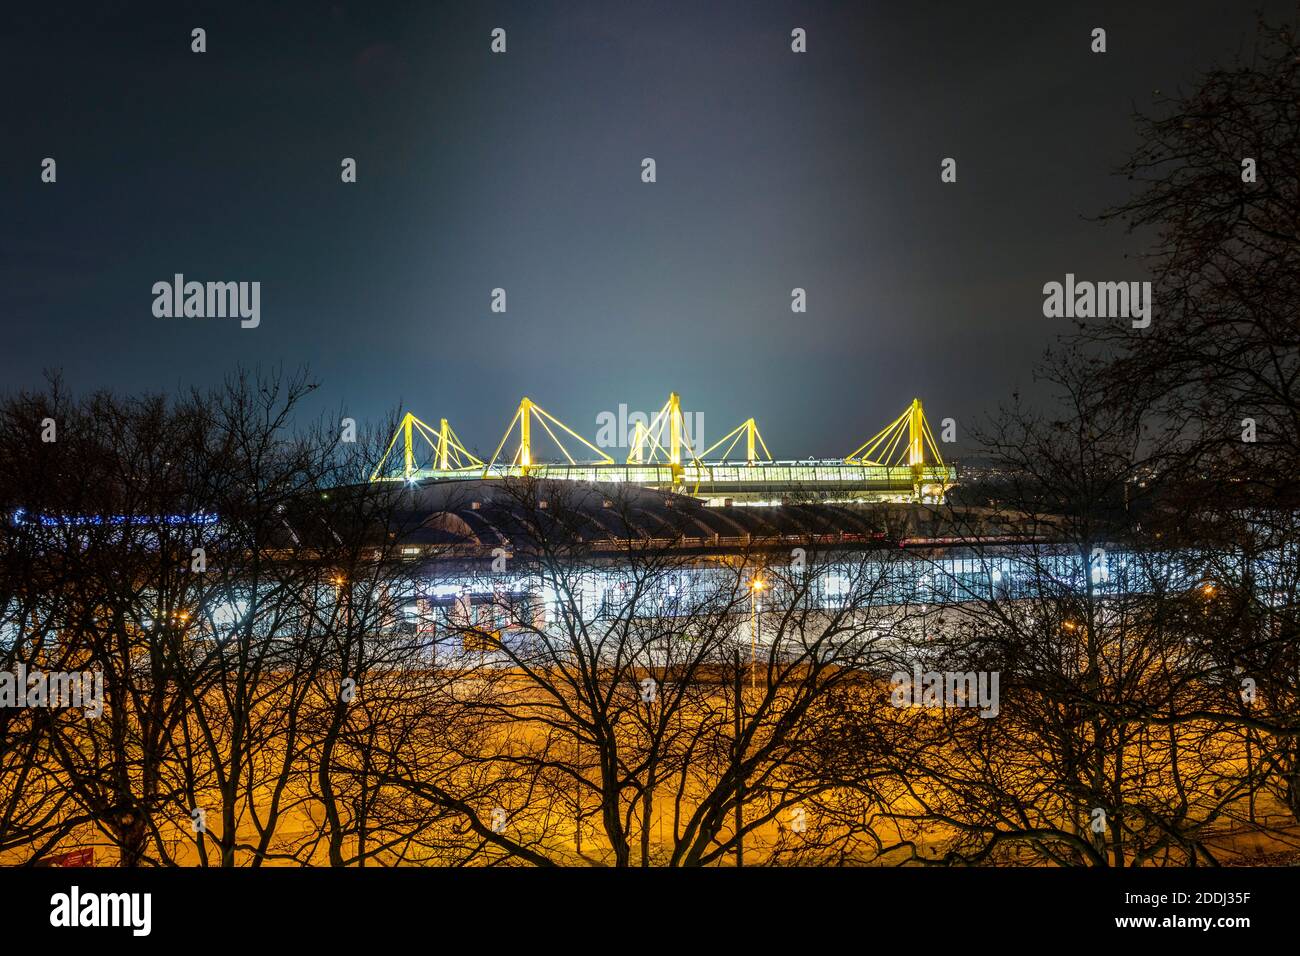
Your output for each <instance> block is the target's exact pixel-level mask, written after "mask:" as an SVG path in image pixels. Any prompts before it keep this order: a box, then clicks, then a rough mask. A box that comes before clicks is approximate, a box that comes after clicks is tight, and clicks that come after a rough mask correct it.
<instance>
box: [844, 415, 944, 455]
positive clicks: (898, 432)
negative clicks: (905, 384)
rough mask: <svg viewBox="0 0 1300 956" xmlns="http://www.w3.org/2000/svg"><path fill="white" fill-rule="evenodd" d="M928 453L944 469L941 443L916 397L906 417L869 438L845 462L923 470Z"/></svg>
mask: <svg viewBox="0 0 1300 956" xmlns="http://www.w3.org/2000/svg"><path fill="white" fill-rule="evenodd" d="M904 439H906V441H904ZM927 450H928V451H929V452H930V454H931V455H932V456H933V458H934V462H935V464H936V465H938V466H939V467H940V468H942V467H943V466H944V465H943V455H942V454H940V452H939V443H938V442H936V441H935V440H934V433H933V432H931V431H930V423H929V422H928V421H926V419H925V411H924V409H922V407H921V400H920V399H919V398H914V399H912V404H910V405H908V406H907V408H906V409H905V410H904V411H903V414H901V415H899V416H898V417H897V418H895V419H894V420H893V421H892V422H890V423H889V424H888V425H886V426H885V427H884V428H882V429H881V430H880V431H878V432H877V433H876V434H875V435H873V436H872V437H871V438H870V439H868V440H867V441H866V442H865V443H864V444H863V445H861V446H860V447H859V448H858V449H857V451H855V452H853V453H852V454H850V455H848V456H846V457H845V459H844V461H845V462H847V463H848V464H851V465H855V464H856V465H891V466H896V465H903V464H906V465H910V466H911V467H913V468H920V467H922V466H924V465H925V453H926V451H927Z"/></svg>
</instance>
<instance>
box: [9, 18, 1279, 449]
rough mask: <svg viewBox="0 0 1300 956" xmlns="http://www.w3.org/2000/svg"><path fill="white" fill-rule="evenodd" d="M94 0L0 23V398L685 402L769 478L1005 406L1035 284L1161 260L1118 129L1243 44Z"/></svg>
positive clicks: (1006, 26) (1241, 33)
mask: <svg viewBox="0 0 1300 956" xmlns="http://www.w3.org/2000/svg"><path fill="white" fill-rule="evenodd" d="M31 6H35V5H31ZM106 6H108V7H109V8H110V12H98V13H96V12H89V11H79V10H72V11H68V12H60V11H59V10H58V9H53V10H42V11H38V12H30V13H27V12H24V13H19V12H17V11H16V10H12V11H6V14H5V16H6V18H7V19H8V21H9V22H8V23H7V24H6V27H5V29H4V34H3V38H2V39H0V70H2V71H3V79H4V89H5V91H6V92H5V95H4V107H3V114H4V121H3V124H2V126H3V131H4V133H3V142H4V148H3V150H0V183H3V191H2V192H0V201H2V203H3V209H4V226H3V233H2V235H3V239H2V242H0V308H2V309H3V315H4V317H5V322H6V324H7V327H8V334H7V335H6V337H5V343H6V344H5V348H4V349H3V350H0V373H2V374H3V382H4V385H5V386H6V387H8V388H15V387H22V386H27V385H34V384H37V382H38V381H39V378H40V376H41V373H42V370H43V369H46V368H61V369H62V370H63V371H64V373H65V376H66V378H67V380H68V382H69V384H71V385H72V386H73V387H74V388H79V389H89V388H97V387H112V388H116V389H122V390H132V391H135V390H142V389H161V390H174V389H176V388H178V387H188V386H189V385H192V384H197V385H204V384H208V383H213V382H216V381H218V380H220V378H221V377H223V376H224V375H225V374H226V373H227V372H229V371H230V370H232V369H233V368H235V367H236V366H237V365H239V364H244V365H256V364H259V363H260V364H263V365H269V364H275V363H281V362H282V363H284V364H285V365H287V366H289V367H291V368H292V367H297V366H299V365H308V366H310V368H311V370H312V372H313V373H314V375H315V376H316V377H317V378H319V379H320V380H321V382H322V384H323V388H322V390H321V392H320V393H319V395H318V397H317V400H316V404H315V405H314V406H313V408H314V409H315V410H325V409H333V408H335V407H338V406H344V407H346V408H347V410H348V411H349V413H350V414H353V415H355V416H357V417H358V418H359V419H362V420H365V419H371V418H377V417H378V416H380V415H382V414H384V413H385V412H387V411H389V410H391V409H392V408H394V407H396V406H397V405H399V404H401V405H402V406H403V407H408V408H410V409H411V410H413V411H415V412H416V414H418V415H421V416H422V417H425V418H428V419H432V420H434V421H436V420H437V418H438V417H439V416H446V417H448V418H450V419H451V420H452V423H453V425H454V426H455V427H456V429H457V430H458V432H459V433H460V435H461V437H462V438H463V439H465V440H466V442H467V443H469V444H470V445H471V447H477V448H479V449H485V450H487V451H490V450H491V448H492V447H493V446H495V444H496V442H497V440H498V439H499V437H500V434H501V431H502V430H503V429H504V427H505V424H506V422H507V420H508V418H509V415H510V414H511V412H512V410H513V407H514V405H515V404H516V403H517V401H518V399H519V397H520V396H521V395H523V394H528V395H529V396H531V397H532V398H533V399H535V400H536V401H538V402H539V403H540V404H542V405H543V406H544V407H546V408H547V409H548V410H550V411H552V412H554V413H555V414H557V415H559V416H560V417H561V418H562V419H564V420H566V421H567V422H568V423H569V424H570V425H572V426H573V427H575V428H577V429H578V430H579V431H580V432H583V433H584V434H586V435H588V436H589V437H594V434H595V432H596V424H595V422H596V416H597V414H598V413H600V412H601V411H604V410H615V409H617V407H618V405H619V403H620V402H625V403H627V404H628V405H629V406H631V407H632V408H633V409H644V410H647V411H653V410H654V409H656V408H658V407H659V405H660V404H661V403H662V402H663V399H664V396H665V394H666V393H667V392H668V390H669V389H670V388H671V389H676V390H678V391H679V392H681V393H682V395H683V402H684V405H685V407H686V408H687V409H688V410H691V411H699V412H702V413H703V414H704V417H705V431H706V438H709V440H710V441H711V440H712V439H713V438H716V437H720V436H721V435H722V434H723V433H724V432H726V431H728V430H730V429H731V427H732V426H733V425H735V424H736V423H738V422H739V421H740V420H742V419H744V418H746V417H747V416H749V415H751V414H752V415H754V416H756V417H757V418H758V421H759V426H760V428H761V429H762V430H763V432H764V435H765V436H766V438H767V440H768V444H769V446H770V447H771V448H772V451H773V452H774V453H775V454H776V455H777V456H778V457H788V456H799V457H802V456H806V455H819V456H820V455H826V456H830V455H842V454H844V453H846V452H848V451H850V450H852V449H853V448H854V447H855V446H856V445H857V444H858V443H860V442H861V441H862V440H863V439H865V438H866V437H868V436H869V435H870V434H871V433H873V432H874V431H876V430H877V428H879V427H880V426H881V425H883V424H884V423H885V422H886V421H888V420H889V419H891V418H892V417H893V416H894V415H895V414H897V412H898V411H900V410H901V409H902V408H903V406H905V405H906V404H907V402H908V401H909V400H910V399H911V397H912V396H913V395H914V394H915V395H919V396H920V397H922V398H923V399H924V401H925V403H926V408H927V411H928V412H929V413H930V417H931V419H932V421H933V422H935V423H936V429H937V422H938V420H939V419H940V418H943V417H947V416H952V417H954V418H956V419H957V420H958V422H959V423H962V424H963V426H964V425H965V423H968V422H971V421H973V420H974V419H975V418H976V417H978V416H980V415H982V414H984V413H986V412H989V411H992V410H993V409H994V408H995V407H996V405H997V403H998V401H999V400H1001V399H1003V398H1004V397H1005V396H1006V395H1007V394H1008V393H1009V392H1010V391H1011V389H1012V388H1013V387H1014V386H1015V385H1017V384H1021V385H1023V384H1026V383H1027V381H1028V377H1029V369H1030V366H1031V364H1032V362H1033V361H1034V359H1035V358H1036V357H1037V356H1038V355H1039V354H1040V353H1041V351H1042V350H1043V348H1044V347H1045V346H1046V345H1048V344H1049V342H1050V341H1051V339H1052V336H1053V335H1055V334H1056V333H1058V332H1061V331H1064V330H1065V329H1064V325H1065V324H1066V320H1061V321H1060V322H1059V323H1057V322H1053V321H1052V320H1049V319H1045V318H1044V317H1043V314H1042V286H1043V283H1044V282H1047V281H1049V280H1052V279H1056V280H1059V279H1061V278H1062V277H1063V275H1064V274H1065V273H1066V272H1074V273H1076V274H1078V275H1079V276H1080V277H1081V278H1096V279H1138V278H1142V277H1143V273H1142V271H1141V269H1140V266H1139V265H1138V264H1136V263H1135V262H1133V261H1132V260H1131V259H1130V260H1125V259H1124V258H1123V256H1124V253H1125V252H1130V253H1131V252H1134V251H1136V250H1137V248H1138V243H1137V242H1136V241H1135V240H1133V239H1130V238H1127V237H1125V236H1124V235H1123V234H1122V233H1121V232H1120V231H1119V230H1118V229H1117V228H1115V227H1103V226H1099V225H1097V224H1095V223H1091V222H1087V221H1085V220H1084V219H1083V218H1082V217H1083V216H1084V215H1092V214H1095V213H1098V212H1100V211H1101V210H1102V209H1103V208H1105V207H1106V206H1107V205H1108V204H1110V203H1112V202H1114V201H1116V200H1118V199H1120V198H1121V197H1122V196H1124V195H1125V190H1126V188H1127V185H1128V184H1126V183H1125V182H1124V181H1123V180H1122V179H1118V178H1117V177H1114V176H1113V175H1111V173H1110V171H1111V170H1112V169H1113V168H1114V167H1115V166H1117V165H1118V164H1119V163H1120V162H1121V161H1122V160H1123V158H1124V157H1125V156H1126V155H1127V153H1128V151H1129V150H1130V149H1131V148H1132V146H1133V143H1134V140H1133V127H1132V122H1131V119H1130V110H1131V108H1132V107H1133V106H1137V107H1145V106H1146V105H1148V104H1149V103H1150V101H1151V91H1152V90H1153V89H1157V88H1159V89H1163V90H1165V91H1170V90H1172V89H1174V88H1176V87H1177V86H1178V84H1179V83H1180V82H1183V83H1186V82H1187V81H1190V80H1191V79H1192V78H1193V77H1194V76H1195V74H1196V73H1197V72H1198V71H1199V70H1201V69H1204V68H1206V67H1208V66H1210V65H1211V64H1212V63H1214V62H1216V61H1220V62H1222V61H1225V60H1226V59H1228V58H1229V57H1230V56H1231V55H1232V54H1233V53H1234V52H1236V51H1237V50H1238V49H1240V48H1245V47H1248V46H1249V41H1250V38H1251V36H1252V35H1253V30H1254V12H1253V10H1252V9H1251V8H1250V7H1249V6H1248V5H1247V4H1244V3H1239V2H1187V0H1180V2H1167V3H1151V4H1146V3H1144V4H1132V3H1089V4H1076V5H1060V4H1045V3H1023V4H974V3H970V4H966V3H963V4H958V3H953V4H944V5H940V4H901V3H897V4H896V3H889V4H869V5H868V4H857V3H852V4H850V3H792V2H787V3H772V2H754V0H746V2H738V3H704V2H698V0H697V2H682V3H655V2H641V3H630V2H629V3H623V2H604V3H576V2H566V3H547V2H539V0H528V2H520V3H492V2H468V0H466V2H456V3H446V4H438V3H431V2H423V3H402V4H373V3H337V4H332V5H331V4H328V3H326V4H288V3H281V4H275V3H268V4H249V5H248V9H246V10H244V11H242V12H240V11H238V10H236V9H234V7H235V5H234V4H225V3H222V4H213V5H202V4H194V5H188V6H184V8H183V5H179V4H165V5H159V6H158V7H157V8H153V7H150V6H148V5H144V4H118V5H106ZM1137 6H1141V7H1142V8H1143V9H1134V8H1135V7H1137ZM112 7H117V9H116V10H112V9H111V8H112ZM375 7H382V8H383V9H382V10H376V9H373V8H375ZM945 7H946V8H947V10H946V12H945V11H944V10H943V9H941V8H945ZM1265 9H1266V10H1267V11H1268V12H1270V13H1271V14H1272V15H1273V17H1274V18H1275V19H1276V18H1278V17H1282V16H1285V15H1286V14H1287V12H1288V11H1291V12H1294V7H1293V5H1292V4H1288V3H1281V4H1273V5H1271V6H1266V8H1265ZM196 26H201V27H204V28H205V29H206V30H207V33H208V52H207V53H205V54H202V55H196V54H193V53H191V52H190V30H191V29H192V28H193V27H196ZM1095 26H1101V27H1105V28H1106V29H1107V31H1108V46H1109V51H1108V52H1107V53H1106V54H1104V55H1094V54H1092V53H1091V52H1090V51H1089V42H1090V36H1089V34H1090V31H1091V29H1092V28H1093V27H1095ZM494 27H503V28H505V29H506V30H507V31H508V53H506V54H505V55H504V56H495V55H493V54H492V53H490V51H489V33H490V31H491V30H492V28H494ZM794 27H803V28H805V29H806V30H807V32H808V48H809V51H808V53H807V54H806V55H796V54H794V53H792V52H790V45H789V44H790V31H791V29H792V28H794ZM46 156H52V157H54V158H55V159H56V160H57V162H58V182H57V183H56V184H54V185H47V184H42V183H41V182H40V163H41V160H42V158H43V157H46ZM345 156H351V157H355V158H356V159H357V161H358V164H359V182H358V183H357V184H355V185H344V184H342V183H341V182H340V179H339V163H340V160H341V159H342V158H343V157H345ZM646 156H651V157H654V158H655V160H656V162H657V166H658V182H657V183H654V184H652V185H647V184H643V183H642V182H641V181H640V162H641V159H642V158H643V157H646ZM945 156H952V157H955V158H956V159H957V161H958V182H957V183H956V184H954V185H944V184H942V183H941V182H940V179H939V163H940V160H941V159H942V158H943V157H945ZM177 272H181V273H184V274H185V275H186V277H187V278H191V279H198V280H249V281H251V280H257V281H260V282H261V283H262V320H261V326H260V327H259V328H257V329H255V330H243V329H240V327H239V323H238V321H237V320H228V319H227V320H222V319H159V318H155V317H154V316H153V314H152V311H151V305H152V294H151V287H152V285H153V283H154V282H156V281H159V280H166V279H170V278H171V276H172V275H173V274H174V273H177ZM497 286H500V287H504V288H505V289H506V290H507V293H508V303H509V311H508V312H507V313H506V314H505V315H497V314H493V313H492V312H491V311H490V310H489V296H490V291H491V290H492V289H493V288H494V287H497ZM795 286H800V287H803V288H805V289H806V290H807V293H808V305H809V308H808V312H807V314H806V315H794V314H792V313H791V311H790V307H789V302H790V290H791V288H793V287H795Z"/></svg>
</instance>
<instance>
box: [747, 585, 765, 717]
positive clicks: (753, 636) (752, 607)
mask: <svg viewBox="0 0 1300 956" xmlns="http://www.w3.org/2000/svg"><path fill="white" fill-rule="evenodd" d="M761 590H763V579H762V578H754V579H753V580H752V581H750V582H749V689H750V691H753V690H754V679H755V672H756V671H757V670H758V627H759V619H758V592H759V591H761Z"/></svg>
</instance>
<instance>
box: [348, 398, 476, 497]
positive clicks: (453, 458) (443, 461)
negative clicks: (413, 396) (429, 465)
mask: <svg viewBox="0 0 1300 956" xmlns="http://www.w3.org/2000/svg"><path fill="white" fill-rule="evenodd" d="M417 434H418V435H419V436H420V437H421V438H423V439H424V440H425V442H427V443H428V445H429V446H430V447H431V448H432V449H433V461H434V467H435V468H436V469H437V470H438V471H473V470H474V469H476V468H481V467H483V462H482V461H480V460H479V459H477V458H475V457H474V456H473V455H471V454H470V453H469V452H468V451H467V450H466V449H465V445H464V444H463V443H462V442H461V440H460V439H459V438H458V437H457V436H456V433H455V432H454V431H452V428H451V425H449V424H448V423H447V419H445V418H444V419H442V420H441V423H440V424H439V426H438V427H437V428H436V429H435V428H433V427H432V426H431V425H428V424H426V423H424V422H422V421H420V419H418V418H416V417H415V416H414V415H412V414H411V413H410V412H407V413H406V414H405V415H403V416H402V420H401V422H399V423H398V426H397V431H395V432H393V437H392V438H391V439H389V442H388V447H387V448H386V449H385V450H384V455H383V457H382V458H380V459H379V464H377V465H376V466H375V470H374V472H373V473H372V474H371V475H370V480H371V481H378V480H379V477H380V475H382V474H383V470H384V464H385V463H386V462H387V461H388V456H389V455H391V454H392V453H393V446H394V445H396V444H397V439H398V438H399V437H400V438H401V439H402V477H403V478H406V479H410V478H411V477H413V476H414V475H415V473H416V467H415V441H414V439H415V436H416V435H417Z"/></svg>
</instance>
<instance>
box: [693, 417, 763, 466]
mask: <svg viewBox="0 0 1300 956" xmlns="http://www.w3.org/2000/svg"><path fill="white" fill-rule="evenodd" d="M741 435H744V436H745V463H746V464H748V465H752V464H755V463H756V462H758V461H759V460H760V459H759V458H758V449H759V448H762V449H763V457H762V459H761V460H762V461H771V460H772V453H771V452H770V451H768V450H767V442H765V441H763V436H762V434H761V433H760V432H759V430H758V423H757V422H755V421H754V419H752V418H747V419H745V420H744V421H743V422H741V423H740V424H739V425H737V426H736V427H735V428H733V429H732V430H731V431H729V432H727V434H725V435H723V436H722V437H721V438H720V439H718V440H717V441H716V442H714V443H713V444H712V445H710V446H709V447H708V448H706V449H704V451H702V452H700V458H702V459H705V460H708V458H709V455H710V454H711V453H712V452H713V450H714V449H715V448H720V447H722V445H723V444H725V443H726V442H728V441H730V442H731V444H730V445H727V450H726V451H724V452H723V453H722V457H721V458H720V459H718V460H719V461H726V460H727V456H728V455H730V454H731V450H732V449H733V448H735V447H736V445H737V444H739V442H740V437H741Z"/></svg>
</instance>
